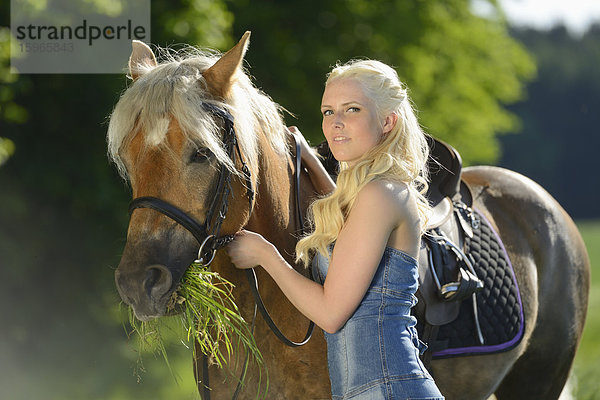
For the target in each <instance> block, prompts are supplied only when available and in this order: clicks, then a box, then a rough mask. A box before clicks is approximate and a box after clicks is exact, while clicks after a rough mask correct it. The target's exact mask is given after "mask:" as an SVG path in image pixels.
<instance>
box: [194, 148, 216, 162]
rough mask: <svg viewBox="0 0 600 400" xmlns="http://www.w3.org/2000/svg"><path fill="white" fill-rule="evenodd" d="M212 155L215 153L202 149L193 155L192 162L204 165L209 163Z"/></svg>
mask: <svg viewBox="0 0 600 400" xmlns="http://www.w3.org/2000/svg"><path fill="white" fill-rule="evenodd" d="M212 154H213V153H212V152H211V151H210V150H209V149H207V148H206V147H200V148H199V149H196V151H195V152H194V154H192V159H191V161H192V162H193V163H203V162H206V161H208V160H209V159H210V158H211V157H212Z"/></svg>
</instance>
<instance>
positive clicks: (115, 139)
mask: <svg viewBox="0 0 600 400" xmlns="http://www.w3.org/2000/svg"><path fill="white" fill-rule="evenodd" d="M158 55H159V60H162V61H161V62H160V63H159V64H158V65H157V66H149V67H146V68H145V69H144V70H143V74H142V75H141V76H140V77H139V78H138V79H137V80H135V82H134V83H133V84H132V85H131V86H130V87H129V88H128V89H127V90H126V91H125V92H124V93H123V94H122V96H121V98H120V100H119V102H118V103H117V105H116V106H115V108H114V110H113V112H112V115H111V117H110V123H109V126H108V134H107V141H108V154H109V156H110V158H111V159H112V160H113V161H114V163H115V164H116V166H117V168H118V170H119V173H120V174H121V176H122V177H123V178H124V179H125V180H128V175H129V173H128V171H127V169H126V167H125V164H124V162H123V160H122V159H121V155H120V153H119V152H120V150H121V148H122V147H123V146H124V145H126V144H127V143H128V142H129V141H130V140H132V139H133V137H134V136H135V135H136V134H138V133H139V132H142V131H143V132H144V135H145V136H144V148H143V149H142V150H141V151H144V150H145V149H147V148H154V147H157V146H161V145H165V144H166V137H167V131H168V127H169V121H170V118H171V117H173V118H175V119H176V120H177V121H178V123H179V125H180V126H181V128H182V132H183V134H184V135H185V136H186V138H187V140H189V141H191V142H193V143H199V144H201V145H202V146H204V147H207V148H208V149H209V150H210V151H211V152H212V153H213V154H214V155H215V156H216V158H217V160H218V162H219V163H221V164H224V165H226V166H227V168H228V169H229V170H230V171H231V172H232V173H234V174H238V173H240V172H239V171H238V170H237V169H236V167H235V165H234V163H233V161H232V160H231V159H230V157H229V155H228V154H227V153H226V151H225V150H224V148H223V143H222V140H221V135H222V134H221V128H220V127H219V125H218V124H217V122H216V120H215V118H214V115H213V114H212V113H211V112H209V111H207V110H206V109H205V108H204V107H203V106H202V104H203V103H210V104H213V105H216V106H218V107H220V108H222V109H226V110H228V111H229V112H230V113H231V114H232V115H233V117H234V120H235V127H236V136H237V140H238V143H239V145H240V148H241V150H242V152H243V153H244V156H245V159H246V162H247V163H248V166H249V168H250V170H251V171H252V175H253V176H258V159H259V152H260V148H259V144H258V139H259V138H258V135H257V132H259V131H262V132H264V136H265V138H266V140H268V141H269V143H270V145H271V146H272V147H273V149H274V150H275V151H276V152H277V153H278V154H280V155H281V156H282V157H283V156H284V155H285V154H286V153H287V136H286V133H285V132H286V130H285V125H284V124H283V118H282V112H281V110H282V109H281V107H280V106H279V105H278V104H276V103H274V102H273V101H272V100H271V99H270V98H269V96H267V95H266V94H265V93H263V92H261V91H260V90H258V89H257V88H256V87H255V86H254V85H253V84H252V82H251V81H250V78H249V77H248V75H247V74H246V73H245V71H243V70H241V71H238V72H237V73H236V76H235V79H234V84H233V86H232V87H231V90H230V91H229V93H228V96H227V98H226V99H225V101H219V100H218V99H215V98H214V97H213V96H212V95H211V94H210V93H209V92H208V91H207V90H206V82H205V80H204V76H203V75H202V73H203V72H204V71H206V70H207V69H208V68H210V67H211V66H212V65H213V64H214V63H215V62H216V61H217V60H218V59H219V58H220V57H221V55H220V54H218V53H215V52H209V51H202V50H199V49H195V48H193V47H185V48H183V49H181V50H174V49H161V48H158Z"/></svg>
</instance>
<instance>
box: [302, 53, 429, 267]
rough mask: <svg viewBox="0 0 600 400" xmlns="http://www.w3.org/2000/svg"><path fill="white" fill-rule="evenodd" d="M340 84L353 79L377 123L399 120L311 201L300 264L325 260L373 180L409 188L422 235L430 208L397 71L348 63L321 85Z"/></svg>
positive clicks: (417, 137) (420, 139) (422, 144)
mask: <svg viewBox="0 0 600 400" xmlns="http://www.w3.org/2000/svg"><path fill="white" fill-rule="evenodd" d="M340 79H353V80H355V81H357V82H358V83H359V84H360V86H361V88H362V89H363V92H364V94H365V95H366V96H367V97H368V98H369V99H370V100H372V101H373V103H374V104H375V108H376V110H375V111H376V114H377V117H378V119H379V120H380V121H381V120H383V119H385V117H386V116H388V115H390V114H391V113H395V114H397V115H398V121H397V122H396V125H395V127H394V128H393V129H392V130H391V131H390V132H389V133H388V134H387V135H385V136H384V137H383V138H382V140H381V142H380V143H379V144H378V145H377V146H375V147H374V148H372V149H371V150H369V151H368V152H367V153H366V154H364V155H363V156H362V157H361V158H360V160H358V161H357V162H356V163H355V164H354V165H352V166H349V165H348V164H347V163H345V162H341V163H340V173H339V175H338V178H337V187H336V189H335V191H334V192H333V193H331V194H330V195H329V196H327V197H324V198H321V199H318V200H316V201H315V202H314V203H313V204H312V205H311V207H310V208H309V219H310V221H311V223H312V225H313V232H312V233H311V234H310V235H308V236H306V237H304V238H302V239H301V240H300V241H299V242H298V244H297V245H296V260H297V261H302V262H303V263H304V264H305V265H308V264H309V263H310V258H311V256H312V255H313V254H314V252H315V251H317V252H319V253H321V254H322V255H324V256H326V257H329V251H328V246H329V245H330V244H332V243H333V242H334V241H335V240H336V239H337V236H338V235H339V232H340V231H341V229H342V227H343V225H344V222H345V221H346V218H347V217H348V215H349V213H350V210H352V206H353V204H354V201H355V200H356V196H357V195H358V193H359V192H360V190H361V189H362V188H363V187H364V186H365V185H366V184H367V183H369V182H371V181H373V180H375V179H378V178H384V179H390V180H395V181H402V182H406V183H407V184H408V186H409V190H411V191H412V192H414V193H415V194H416V198H417V207H418V213H419V219H420V223H421V231H422V232H423V230H424V227H425V224H426V222H427V219H428V214H429V211H430V209H431V208H430V206H429V203H428V202H427V200H426V199H425V197H424V193H425V192H426V191H427V187H428V183H427V179H428V171H427V158H428V156H429V147H428V145H427V141H426V138H425V133H424V132H423V130H422V129H421V127H420V125H419V123H418V121H417V117H416V115H415V112H414V110H413V107H412V105H411V102H410V99H409V97H408V94H407V89H406V87H405V86H404V85H403V84H402V83H401V82H400V79H399V78H398V74H397V73H396V71H395V70H394V69H393V68H391V67H390V66H388V65H386V64H384V63H382V62H379V61H373V60H353V61H350V62H348V63H346V64H343V65H337V66H336V67H335V68H334V69H333V70H332V71H331V72H330V73H329V75H328V77H327V81H326V83H325V85H326V86H327V85H328V84H329V83H331V82H333V81H336V80H340Z"/></svg>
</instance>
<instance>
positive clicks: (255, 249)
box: [227, 230, 279, 269]
mask: <svg viewBox="0 0 600 400" xmlns="http://www.w3.org/2000/svg"><path fill="white" fill-rule="evenodd" d="M227 254H229V258H231V261H232V262H233V263H234V264H235V266H236V267H237V268H239V269H248V268H254V267H256V266H257V265H261V264H263V263H264V262H266V261H267V260H268V259H269V258H271V257H274V256H275V257H276V256H279V252H278V251H277V249H276V248H275V246H273V245H272V244H271V243H270V242H269V241H267V240H266V239H265V238H264V237H262V236H261V235H260V234H258V233H254V232H250V231H247V230H241V231H239V232H238V233H236V234H235V237H234V239H233V241H232V242H231V243H229V244H228V245H227Z"/></svg>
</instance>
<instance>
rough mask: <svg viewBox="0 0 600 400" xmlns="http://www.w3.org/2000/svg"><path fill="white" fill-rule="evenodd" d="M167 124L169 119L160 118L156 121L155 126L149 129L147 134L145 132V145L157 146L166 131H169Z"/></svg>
mask: <svg viewBox="0 0 600 400" xmlns="http://www.w3.org/2000/svg"><path fill="white" fill-rule="evenodd" d="M169 123H170V120H169V118H160V119H158V120H156V122H155V125H154V126H153V127H151V129H150V130H149V131H148V132H146V135H145V139H146V144H147V145H149V146H152V147H154V146H158V145H159V144H160V143H161V142H162V141H163V140H164V139H165V136H166V135H167V131H168V130H169Z"/></svg>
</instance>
